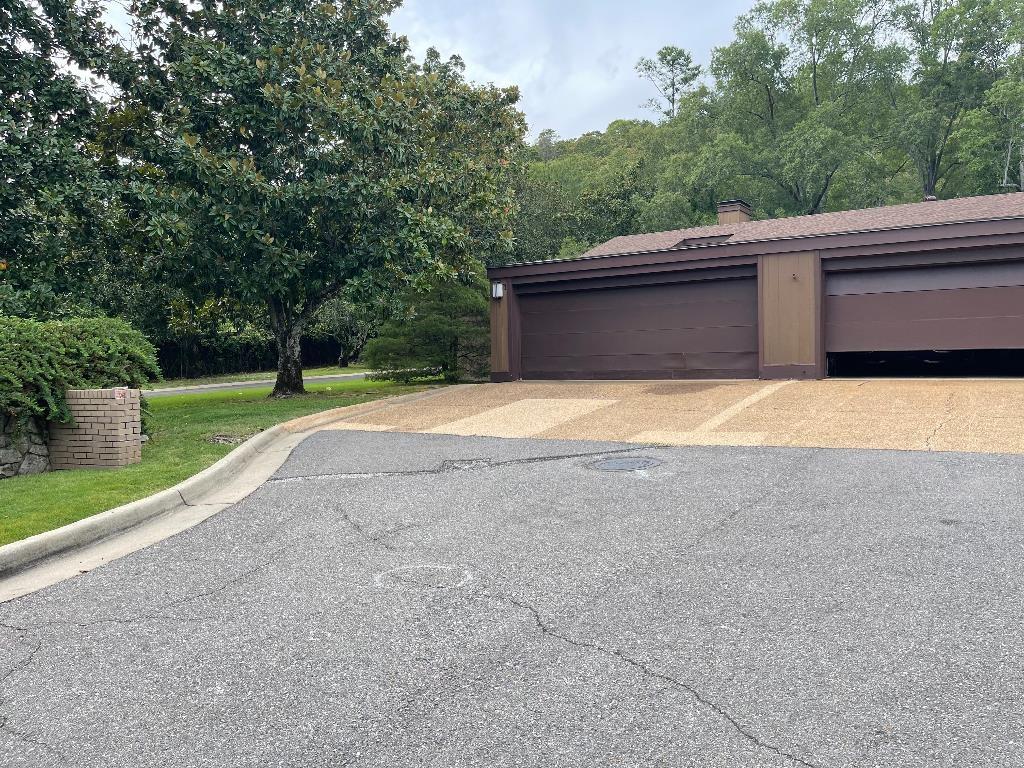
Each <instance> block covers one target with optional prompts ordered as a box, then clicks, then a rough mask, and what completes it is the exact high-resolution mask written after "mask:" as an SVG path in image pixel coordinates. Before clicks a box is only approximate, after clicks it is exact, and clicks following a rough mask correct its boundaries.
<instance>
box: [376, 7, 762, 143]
mask: <svg viewBox="0 0 1024 768" xmlns="http://www.w3.org/2000/svg"><path fill="white" fill-rule="evenodd" d="M752 5H753V2H752V0H718V2H715V3H714V4H713V5H712V6H709V5H708V4H707V2H700V1H699V0H632V2H624V1H623V0H482V1H481V0H477V2H474V1H473V0H406V3H405V5H404V6H403V7H402V8H400V9H399V10H398V11H397V13H396V14H395V15H394V16H393V18H392V28H393V29H394V30H395V31H396V32H398V33H400V34H403V35H405V36H406V37H408V38H409V43H410V45H411V47H412V50H413V52H414V53H415V54H416V55H417V56H418V57H420V56H422V54H423V52H424V51H426V49H427V48H429V47H430V46H433V47H435V48H437V49H438V50H439V51H440V53H441V55H442V56H448V55H450V54H453V53H457V54H459V55H460V56H462V58H463V59H465V61H466V76H467V77H468V78H469V79H471V80H474V81H477V82H481V83H490V82H493V83H495V84H496V85H518V86H519V88H520V91H521V93H522V101H521V102H520V108H521V109H522V110H523V111H524V112H525V113H526V118H527V121H528V122H529V124H530V135H531V137H536V135H537V134H538V133H539V132H540V131H541V130H543V129H545V128H553V129H554V130H556V131H557V132H558V133H559V135H560V136H562V137H563V138H571V137H574V136H579V135H580V134H583V133H586V132H587V131H599V130H604V128H605V127H606V126H607V125H608V123H610V122H612V121H613V120H618V119H621V118H643V117H654V113H653V112H651V110H649V109H647V108H645V107H642V106H641V105H642V104H643V103H644V102H645V101H647V100H648V99H650V98H652V97H653V96H654V95H655V91H654V87H653V86H652V85H650V84H649V83H646V82H644V81H643V80H641V79H640V77H639V75H637V74H636V71H635V69H634V66H635V65H636V62H637V59H639V58H640V57H641V56H648V57H653V56H654V55H655V53H656V52H657V50H658V49H659V48H661V47H662V46H663V45H677V46H679V47H680V48H686V49H687V50H689V51H690V52H691V53H692V54H693V57H694V60H695V61H696V62H697V63H698V64H702V65H706V64H707V63H708V61H709V60H710V57H711V50H712V49H713V48H714V47H715V46H719V45H724V44H727V43H728V42H729V41H730V40H731V39H732V25H733V21H734V20H735V18H736V17H737V16H738V15H739V14H741V13H744V12H745V11H747V10H748V9H749V8H750V7H751V6H752Z"/></svg>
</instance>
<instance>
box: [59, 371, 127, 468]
mask: <svg viewBox="0 0 1024 768" xmlns="http://www.w3.org/2000/svg"><path fill="white" fill-rule="evenodd" d="M67 397H68V407H69V408H70V409H71V416H72V419H73V420H72V423H71V424H57V423H55V422H50V466H52V467H53V469H74V468H76V467H123V466H125V465H126V464H136V463H138V462H139V461H141V460H142V422H141V411H140V395H139V390H137V389H127V388H125V387H116V388H113V389H70V390H68V395H67Z"/></svg>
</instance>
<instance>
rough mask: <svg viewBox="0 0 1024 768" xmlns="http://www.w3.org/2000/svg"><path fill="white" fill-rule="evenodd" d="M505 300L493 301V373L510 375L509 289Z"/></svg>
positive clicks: (506, 289)
mask: <svg viewBox="0 0 1024 768" xmlns="http://www.w3.org/2000/svg"><path fill="white" fill-rule="evenodd" d="M505 291H506V296H505V298H503V299H491V373H508V371H509V365H508V363H509V354H508V305H509V300H508V291H509V289H508V287H506V288H505Z"/></svg>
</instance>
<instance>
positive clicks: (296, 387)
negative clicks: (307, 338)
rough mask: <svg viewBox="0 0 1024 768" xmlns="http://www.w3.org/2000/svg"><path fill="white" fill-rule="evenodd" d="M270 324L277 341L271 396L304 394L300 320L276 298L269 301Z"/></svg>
mask: <svg viewBox="0 0 1024 768" xmlns="http://www.w3.org/2000/svg"><path fill="white" fill-rule="evenodd" d="M270 325H271V327H272V328H273V329H274V340H275V341H276V342H277V381H276V382H275V383H274V391H273V392H271V393H270V396H271V397H291V396H292V395H301V394H304V393H305V391H306V388H305V387H304V386H303V384H302V348H301V343H300V342H301V339H302V325H303V324H302V321H301V320H300V319H298V318H296V316H295V312H294V311H293V310H292V308H291V307H288V306H285V305H284V303H282V302H281V301H279V300H277V299H271V301H270Z"/></svg>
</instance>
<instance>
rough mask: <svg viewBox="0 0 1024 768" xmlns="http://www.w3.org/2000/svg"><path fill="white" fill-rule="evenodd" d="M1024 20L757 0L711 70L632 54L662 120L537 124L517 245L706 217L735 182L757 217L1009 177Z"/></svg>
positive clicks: (962, 8)
mask: <svg viewBox="0 0 1024 768" xmlns="http://www.w3.org/2000/svg"><path fill="white" fill-rule="evenodd" d="M1022 30H1024V4H1022V2H1021V0H941V1H940V2H931V1H930V0H929V2H922V3H919V4H914V3H906V2H901V1H898V0H882V1H881V2H877V1H876V0H763V1H762V2H759V3H758V4H757V5H755V6H754V8H753V9H752V10H751V11H750V12H748V13H746V14H743V15H742V16H740V17H739V19H737V21H736V24H735V27H734V38H733V40H732V41H730V42H729V43H727V44H725V45H723V46H721V47H718V48H716V49H715V50H714V51H713V52H712V56H711V60H710V63H709V66H708V67H707V69H706V71H707V75H708V76H707V77H706V78H704V79H698V77H697V70H696V65H694V64H693V63H692V57H690V56H689V54H687V55H686V56H684V55H683V54H685V53H686V52H685V51H680V50H679V49H676V48H673V47H671V46H669V47H666V48H662V49H661V50H660V51H659V53H658V56H657V58H656V59H654V60H648V59H644V60H643V62H642V64H643V66H641V67H640V68H639V73H640V75H641V76H643V77H646V78H652V82H654V84H655V86H656V88H657V90H658V93H659V100H658V102H657V103H658V104H660V105H661V106H660V109H659V112H661V119H660V120H659V121H658V122H656V123H654V122H648V121H640V120H619V121H616V122H613V123H612V124H611V125H609V126H608V128H607V129H606V130H605V131H602V132H593V133H588V134H585V135H583V136H580V137H579V138H575V139H567V140H558V139H557V137H556V136H555V135H554V134H553V133H551V132H542V133H541V139H542V140H541V141H538V143H537V144H536V145H535V146H533V147H531V149H530V156H531V163H530V168H529V173H528V177H527V180H526V182H525V183H524V185H523V188H522V192H521V195H520V204H521V207H520V212H519V215H518V218H517V222H516V243H517V247H516V254H515V258H516V259H517V260H524V261H530V260H537V259H547V258H553V257H560V256H562V257H564V256H572V255H576V254H578V253H580V252H581V251H582V250H585V249H586V247H587V246H589V245H593V244H595V243H598V242H601V241H603V240H605V239H608V238H609V237H612V236H615V235H625V234H633V233H636V232H642V231H651V230H664V229H677V228H682V227H687V226H692V225H696V224H703V223H710V222H712V221H714V215H715V205H716V203H717V201H719V200H723V199H731V198H736V197H741V198H744V199H746V200H748V201H749V202H751V203H752V204H753V205H754V207H755V211H756V214H757V215H758V216H761V217H766V216H792V215H800V214H813V213H819V212H823V211H830V210H844V209H849V208H858V207H868V206H875V205H883V204H892V203H900V202H910V201H915V200H921V199H924V198H925V197H927V196H938V197H954V196H960V195H970V194H987V193H994V192H1001V191H1010V190H1014V189H1016V190H1021V189H1022V188H1024V187H1022V185H1024V165H1022V163H1024V64H1022V62H1024V54H1022V42H1024V33H1022ZM662 53H665V55H664V56H662ZM669 54H671V55H669ZM690 67H692V69H687V68H690ZM673 68H675V69H676V70H677V71H678V72H679V73H683V72H689V73H690V74H689V75H686V76H683V75H682V74H680V75H679V76H677V77H676V78H675V79H673V78H672V76H671V72H672V70H673ZM655 78H656V81H655ZM680 84H682V85H680ZM666 89H668V90H666ZM666 93H672V94H675V96H674V98H670V97H669V96H666ZM611 201H615V204H614V206H613V208H612V210H614V213H612V214H609V213H608V211H609V208H608V205H609V204H610V203H611ZM588 210H589V211H595V212H597V211H601V214H600V215H595V216H593V217H590V216H588Z"/></svg>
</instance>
